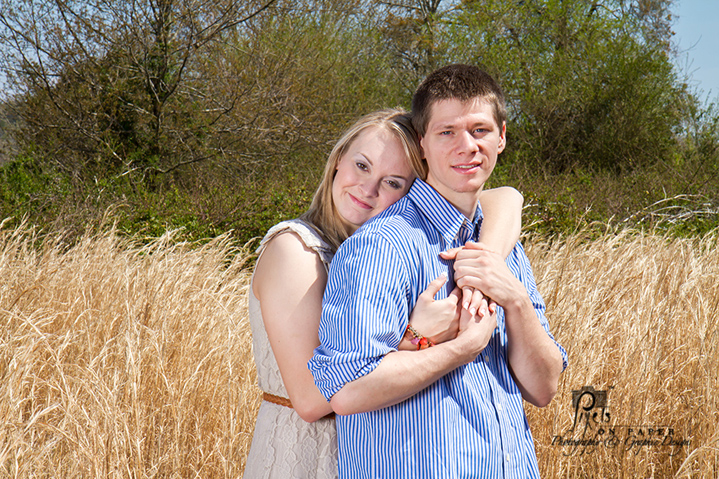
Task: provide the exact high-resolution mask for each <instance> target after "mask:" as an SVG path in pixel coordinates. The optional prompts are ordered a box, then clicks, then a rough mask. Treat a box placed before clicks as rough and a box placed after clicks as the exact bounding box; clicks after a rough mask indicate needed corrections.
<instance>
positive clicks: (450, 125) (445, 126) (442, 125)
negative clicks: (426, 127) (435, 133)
mask: <svg viewBox="0 0 719 479" xmlns="http://www.w3.org/2000/svg"><path fill="white" fill-rule="evenodd" d="M453 128H455V124H454V123H452V122H449V121H446V122H444V123H437V124H436V125H434V127H432V130H451V129H453Z"/></svg>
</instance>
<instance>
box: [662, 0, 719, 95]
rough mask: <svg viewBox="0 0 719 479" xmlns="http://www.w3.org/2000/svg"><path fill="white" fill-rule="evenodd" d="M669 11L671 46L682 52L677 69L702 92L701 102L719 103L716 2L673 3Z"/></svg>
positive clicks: (718, 12)
mask: <svg viewBox="0 0 719 479" xmlns="http://www.w3.org/2000/svg"><path fill="white" fill-rule="evenodd" d="M672 11H673V12H674V28H673V30H674V32H675V33H676V35H675V36H674V42H675V43H676V44H677V45H678V46H679V48H680V52H683V53H681V54H680V55H679V58H677V60H676V64H677V66H678V67H679V68H680V71H681V72H684V73H688V74H690V76H691V79H692V81H691V82H690V85H692V86H693V87H696V88H697V89H699V90H702V91H703V95H700V96H699V97H700V98H701V99H707V96H709V97H708V99H709V100H719V0H675V5H674V7H673V9H672ZM710 92H711V93H710Z"/></svg>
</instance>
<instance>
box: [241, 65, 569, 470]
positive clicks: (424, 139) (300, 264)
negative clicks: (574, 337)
mask: <svg viewBox="0 0 719 479" xmlns="http://www.w3.org/2000/svg"><path fill="white" fill-rule="evenodd" d="M505 142H506V110H505V105H504V98H503V94H502V91H501V89H500V88H499V86H498V85H497V83H496V82H495V81H494V79H492V77H491V76H489V75H488V74H486V73H485V72H483V71H481V70H479V69H478V68H476V67H473V66H468V65H449V66H447V67H444V68H440V69H439V70H436V71H435V72H433V73H431V74H430V75H429V76H428V77H427V78H426V79H425V80H424V81H423V82H422V83H421V84H420V86H419V87H418V89H417V91H416V92H415V94H414V96H413V99H412V112H411V113H410V114H406V113H405V112H403V111H400V110H384V111H381V112H377V113H374V114H370V115H368V116H366V117H363V118H362V119H360V120H359V121H358V122H357V123H356V124H355V125H354V126H353V127H351V128H350V129H349V130H348V131H347V132H346V133H345V135H344V136H343V137H342V138H341V139H340V140H339V142H338V144H337V145H336V146H335V148H334V149H333V151H332V153H331V154H330V157H329V159H328V163H327V167H326V169H325V174H324V178H323V181H322V183H321V185H320V187H319V189H318V191H317V193H316V195H315V197H314V200H313V202H312V205H311V206H310V209H309V211H308V212H307V213H305V214H304V215H303V216H302V217H301V218H299V219H297V220H292V221H289V222H283V223H280V224H278V225H276V226H275V227H273V228H272V229H271V230H270V231H269V232H268V234H267V235H266V237H265V238H264V239H263V241H262V243H261V245H260V249H259V251H260V256H259V258H258V262H257V266H256V268H255V272H254V275H253V281H252V287H251V291H250V321H251V324H252V329H253V348H254V354H255V360H256V363H257V369H258V382H259V385H260V388H261V389H262V390H263V391H264V395H263V399H264V400H263V402H262V405H261V406H260V411H259V414H258V418H257V425H256V428H255V433H254V437H253V442H252V447H251V450H250V454H249V457H248V460H247V466H246V468H245V476H244V477H245V478H246V479H255V478H275V477H276V478H283V479H286V478H298V479H299V478H325V477H327V478H334V477H338V476H339V477H341V478H385V479H389V478H412V479H415V478H482V477H492V478H494V477H516V478H527V477H539V473H538V469H537V460H536V453H535V450H534V444H533V440H532V436H531V433H530V430H529V425H528V423H527V419H526V416H525V414H524V409H523V403H522V401H523V400H526V401H528V402H530V403H532V404H534V405H536V406H540V407H542V406H545V405H547V404H548V403H549V402H550V401H551V400H552V398H553V396H554V395H555V393H556V389H557V384H558V380H559V375H560V374H561V372H562V371H563V369H564V368H565V367H566V364H567V356H566V352H565V351H564V349H563V348H562V347H561V346H560V345H559V344H557V343H556V341H555V340H554V338H553V336H552V335H551V333H550V331H549V325H548V322H547V319H546V317H545V315H544V302H543V300H542V298H541V296H540V295H539V293H538V291H537V288H536V284H535V280H534V277H533V274H532V271H531V268H530V265H529V262H528V260H527V257H526V255H525V254H524V251H523V249H522V247H521V245H520V244H519V243H518V242H517V238H518V236H519V229H520V216H521V203H522V199H521V195H519V194H518V193H517V192H516V190H514V189H512V188H498V189H496V190H487V191H484V190H483V187H484V184H485V182H486V181H487V179H488V178H489V176H490V174H491V173H492V170H493V168H494V166H495V164H496V161H497V156H498V154H499V153H501V152H502V150H503V149H504V147H505ZM370 220H371V221H370Z"/></svg>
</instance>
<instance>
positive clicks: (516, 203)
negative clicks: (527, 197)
mask: <svg viewBox="0 0 719 479" xmlns="http://www.w3.org/2000/svg"><path fill="white" fill-rule="evenodd" d="M479 203H480V204H481V205H482V213H483V214H484V220H483V221H482V229H481V230H480V231H479V242H480V243H483V244H484V245H485V246H486V247H487V248H488V249H490V250H492V251H496V252H497V253H499V255H500V256H501V257H502V258H506V257H507V256H509V253H510V252H511V251H512V249H513V248H514V245H515V244H516V243H517V241H518V240H519V234H520V233H521V230H522V206H523V205H524V197H523V196H522V194H521V193H520V192H519V191H517V190H516V189H514V188H512V187H511V186H502V187H499V188H493V189H491V190H485V191H482V193H481V194H480V195H479Z"/></svg>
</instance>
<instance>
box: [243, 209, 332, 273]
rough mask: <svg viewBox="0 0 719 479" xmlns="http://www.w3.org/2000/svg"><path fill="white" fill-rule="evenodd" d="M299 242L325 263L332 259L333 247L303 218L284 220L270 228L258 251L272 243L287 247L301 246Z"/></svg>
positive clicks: (260, 252)
mask: <svg viewBox="0 0 719 479" xmlns="http://www.w3.org/2000/svg"><path fill="white" fill-rule="evenodd" d="M288 233H294V234H288ZM279 238H282V239H279ZM298 242H299V243H301V244H302V246H303V247H304V248H307V249H309V250H311V251H312V252H313V253H315V254H317V255H318V256H319V257H320V259H321V260H322V262H323V263H325V264H327V265H328V264H329V263H330V262H331V261H332V256H333V251H332V248H331V247H330V246H329V244H327V242H326V241H325V240H324V239H322V236H320V234H319V232H318V231H317V230H316V229H315V228H314V227H313V226H312V225H310V224H309V223H307V222H306V221H303V220H301V219H293V220H288V221H282V222H281V223H278V224H276V225H274V226H273V227H272V228H270V229H269V231H267V234H266V235H265V237H264V238H263V239H262V241H261V242H260V246H259V247H258V248H257V253H258V254H262V252H263V251H264V250H265V249H267V247H268V245H269V244H270V243H274V246H281V247H282V248H283V249H285V248H292V247H293V246H294V247H297V246H299V244H297V243H298Z"/></svg>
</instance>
